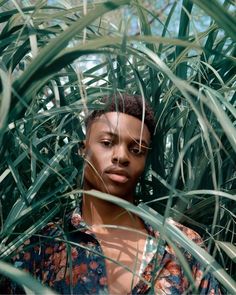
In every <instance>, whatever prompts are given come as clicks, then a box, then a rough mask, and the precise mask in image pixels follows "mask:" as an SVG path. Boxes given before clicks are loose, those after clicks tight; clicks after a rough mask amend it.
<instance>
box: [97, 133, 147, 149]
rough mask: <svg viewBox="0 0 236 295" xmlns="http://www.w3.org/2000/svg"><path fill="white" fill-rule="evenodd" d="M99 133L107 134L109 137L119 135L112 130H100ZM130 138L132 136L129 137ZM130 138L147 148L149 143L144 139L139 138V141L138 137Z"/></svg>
mask: <svg viewBox="0 0 236 295" xmlns="http://www.w3.org/2000/svg"><path fill="white" fill-rule="evenodd" d="M101 134H104V135H109V136H111V137H115V138H118V137H119V135H118V134H117V133H114V132H110V131H101ZM131 138H132V137H131ZM132 140H133V141H134V142H135V143H138V144H140V143H141V146H143V147H145V148H148V146H149V144H148V143H147V142H146V141H145V140H143V139H142V140H141V141H140V138H132Z"/></svg>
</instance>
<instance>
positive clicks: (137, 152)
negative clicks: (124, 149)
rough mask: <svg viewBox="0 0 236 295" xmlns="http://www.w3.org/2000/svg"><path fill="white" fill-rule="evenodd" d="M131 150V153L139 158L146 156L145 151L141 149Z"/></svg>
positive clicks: (134, 148)
mask: <svg viewBox="0 0 236 295" xmlns="http://www.w3.org/2000/svg"><path fill="white" fill-rule="evenodd" d="M130 150H131V152H132V153H133V154H135V155H137V156H139V155H140V156H141V155H144V153H145V152H144V151H143V150H142V149H141V148H140V147H133V148H131V149H130Z"/></svg>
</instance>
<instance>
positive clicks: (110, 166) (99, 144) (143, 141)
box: [84, 112, 150, 201]
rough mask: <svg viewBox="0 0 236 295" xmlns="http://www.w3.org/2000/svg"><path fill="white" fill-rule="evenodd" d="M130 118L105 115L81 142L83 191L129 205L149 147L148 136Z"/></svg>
mask: <svg viewBox="0 0 236 295" xmlns="http://www.w3.org/2000/svg"><path fill="white" fill-rule="evenodd" d="M141 128H142V122H141V121H140V120H139V119H137V118H135V117H133V116H130V115H127V114H123V113H117V112H109V113H105V114H103V115H102V116H100V117H98V118H96V119H95V120H94V121H93V122H92V123H91V125H90V128H89V130H88V131H87V137H86V142H85V168H84V189H96V190H99V191H102V192H105V193H110V194H112V195H115V196H118V197H123V198H124V199H128V200H130V201H132V199H133V192H134V189H135V186H136V184H137V181H138V178H139V176H140V175H141V174H142V172H143V170H144V167H145V162H146V158H147V153H148V146H149V144H150V132H149V130H148V128H147V126H146V125H145V124H144V126H143V131H142V134H141Z"/></svg>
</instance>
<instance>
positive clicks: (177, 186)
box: [0, 0, 236, 293]
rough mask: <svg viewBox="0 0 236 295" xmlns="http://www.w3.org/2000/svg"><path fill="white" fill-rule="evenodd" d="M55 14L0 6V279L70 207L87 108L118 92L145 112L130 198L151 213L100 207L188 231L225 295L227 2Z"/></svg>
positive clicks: (229, 232) (230, 222)
mask: <svg viewBox="0 0 236 295" xmlns="http://www.w3.org/2000/svg"><path fill="white" fill-rule="evenodd" d="M17 3H18V4H17ZM56 3H57V4H58V5H51V6H50V5H47V4H46V1H32V2H31V1H28V2H27V1H24V2H23V1H21V2H17V1H0V28H1V32H0V78H1V84H0V87H1V94H0V95H1V99H0V143H1V145H0V198H1V199H0V201H1V203H0V205H1V208H0V209H1V211H0V213H1V215H0V218H1V238H0V240H1V246H0V257H1V260H2V264H0V272H1V273H2V274H3V275H9V274H10V272H11V269H10V268H9V272H8V273H7V269H5V264H4V263H5V262H4V261H8V260H9V258H10V257H11V255H12V253H13V251H14V249H16V248H17V247H18V246H19V245H20V244H21V243H22V242H23V241H24V240H26V239H27V238H28V237H29V236H30V235H32V234H34V233H35V232H37V231H38V230H39V229H40V228H42V227H43V226H44V225H45V224H46V223H47V222H48V221H49V220H51V219H53V218H55V217H59V216H62V215H63V214H64V212H65V211H66V210H69V209H70V208H72V207H73V206H74V200H75V199H76V198H77V197H78V195H79V191H78V190H76V188H78V182H79V181H78V178H79V177H80V175H81V174H82V161H81V160H80V159H79V158H78V156H77V155H76V147H77V145H78V143H79V141H81V140H82V139H83V138H84V128H83V119H84V115H85V114H86V113H87V111H88V110H91V109H94V108H99V104H97V103H96V99H97V98H98V97H102V95H105V94H109V93H114V92H117V91H119V92H125V91H128V92H130V93H139V94H141V95H143V96H144V97H145V98H146V99H147V100H148V101H149V102H150V103H151V105H152V107H153V109H154V112H155V116H156V120H157V126H156V134H155V138H154V140H153V146H152V151H151V153H150V158H149V163H150V166H149V167H148V169H147V171H146V172H147V173H146V178H144V179H143V180H142V183H141V185H140V186H139V192H138V193H139V194H140V198H141V199H142V201H143V202H145V203H146V205H148V206H150V207H152V208H154V209H155V210H156V211H158V212H159V213H158V214H156V215H155V214H154V213H153V212H152V211H150V209H148V208H147V207H145V208H142V209H140V208H135V207H133V206H131V205H129V204H127V203H125V202H122V201H121V200H119V199H116V198H113V197H112V196H110V199H111V201H114V202H118V203H119V204H120V205H122V206H124V207H125V208H127V209H128V210H131V211H134V212H136V213H137V214H139V215H140V214H141V215H140V216H142V217H143V218H144V219H146V220H147V221H149V222H150V223H151V224H152V225H153V226H154V227H158V228H161V224H162V223H163V220H165V218H167V217H170V216H172V217H173V218H175V219H176V220H179V221H180V222H183V223H186V224H187V225H188V226H190V227H192V228H194V229H196V230H197V231H198V232H199V233H201V235H202V236H203V237H204V239H205V242H206V245H207V246H208V250H209V253H210V255H208V254H206V253H203V254H202V257H204V259H203V261H202V263H204V264H205V265H208V264H209V265H211V267H210V271H211V272H212V273H213V274H215V275H216V277H217V279H218V280H219V281H220V282H221V283H222V285H223V286H224V288H225V289H226V290H228V291H229V292H231V293H235V292H236V285H235V280H236V276H235V273H236V271H235V257H236V246H235V232H234V230H235V216H236V209H235V208H236V206H235V201H236V195H235V188H236V185H235V184H236V179H235V178H236V174H235V163H236V161H235V158H236V156H235V155H236V153H235V151H236V129H235V117H236V112H235V100H236V94H235V88H236V84H235V61H236V60H235V53H236V46H235V41H236V40H235V38H236V35H235V34H236V33H235V27H236V22H235V4H234V2H233V1H224V3H220V2H217V1H215V0H212V1H204V0H202V1H201V0H198V1H195V0H193V1H188V0H183V1H182V2H180V1H176V2H173V3H169V5H166V3H165V1H163V3H161V4H160V5H162V7H160V10H158V11H157V10H156V7H154V3H153V7H152V5H148V2H147V3H146V2H143V1H139V0H133V1H129V0H114V1H102V2H101V1H97V2H96V1H94V2H89V3H87V5H85V4H86V1H85V2H84V4H83V5H82V4H77V5H76V4H73V5H69V3H70V2H69V1H67V2H66V4H63V1H57V2H56ZM73 3H75V1H74V2H73ZM180 4H181V5H180ZM162 8H163V9H162ZM115 16H119V18H117V19H116V17H115ZM199 16H200V17H199ZM113 19H114V24H113V25H111V22H112V21H113ZM203 20H207V24H205V23H201V21H203ZM79 188H80V187H79ZM95 194H96V196H97V197H101V198H102V197H103V195H102V194H99V193H95ZM140 210H145V211H144V212H145V214H142V211H140ZM166 234H167V236H168V234H169V238H171V237H172V236H173V230H172V229H170V231H169V232H168V231H167V233H166ZM176 238H177V237H176ZM179 242H180V243H182V245H185V247H187V248H189V251H190V252H192V254H193V255H195V256H197V258H199V253H200V252H199V251H200V250H199V249H197V246H196V247H194V246H192V245H191V243H190V242H189V241H188V240H186V239H185V238H183V237H181V236H180V239H179ZM215 260H216V261H217V263H216V262H215ZM213 262H214V263H213ZM213 265H216V268H215V269H214V267H213ZM9 267H10V266H9ZM12 276H13V279H14V278H15V279H16V280H17V279H18V278H19V275H18V273H15V275H14V273H13V275H12ZM20 283H22V284H25V281H24V280H23V279H22V281H21V282H20ZM27 287H28V288H31V289H33V287H32V284H29V285H28V286H27ZM35 288H36V285H35ZM42 293H43V289H42Z"/></svg>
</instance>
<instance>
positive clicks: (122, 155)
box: [112, 145, 129, 166]
mask: <svg viewBox="0 0 236 295" xmlns="http://www.w3.org/2000/svg"><path fill="white" fill-rule="evenodd" d="M112 163H113V164H119V165H122V166H128V165H129V155H128V150H127V148H126V147H125V146H123V145H117V146H115V147H114V149H113V154H112Z"/></svg>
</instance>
